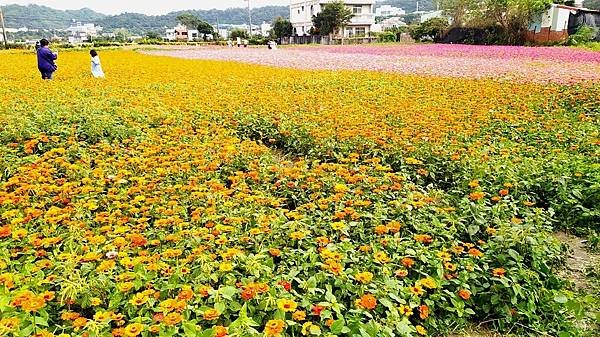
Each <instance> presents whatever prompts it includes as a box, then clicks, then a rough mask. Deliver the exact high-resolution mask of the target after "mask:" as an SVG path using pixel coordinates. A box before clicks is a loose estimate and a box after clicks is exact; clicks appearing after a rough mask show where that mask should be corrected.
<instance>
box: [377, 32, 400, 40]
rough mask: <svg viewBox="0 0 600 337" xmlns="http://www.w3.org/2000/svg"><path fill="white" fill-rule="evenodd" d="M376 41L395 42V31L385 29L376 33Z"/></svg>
mask: <svg viewBox="0 0 600 337" xmlns="http://www.w3.org/2000/svg"><path fill="white" fill-rule="evenodd" d="M377 41H378V42H396V33H394V32H391V31H386V32H382V33H379V34H377Z"/></svg>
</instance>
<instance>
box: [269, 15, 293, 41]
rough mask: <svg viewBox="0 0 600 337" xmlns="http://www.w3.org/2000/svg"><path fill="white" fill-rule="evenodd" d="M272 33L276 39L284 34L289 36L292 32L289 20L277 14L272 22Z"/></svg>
mask: <svg viewBox="0 0 600 337" xmlns="http://www.w3.org/2000/svg"><path fill="white" fill-rule="evenodd" d="M273 34H274V35H275V37H276V38H278V39H280V38H282V37H285V36H291V35H292V34H293V27H292V23H291V22H290V21H289V20H286V19H284V18H282V17H281V16H278V17H277V19H275V22H274V23H273Z"/></svg>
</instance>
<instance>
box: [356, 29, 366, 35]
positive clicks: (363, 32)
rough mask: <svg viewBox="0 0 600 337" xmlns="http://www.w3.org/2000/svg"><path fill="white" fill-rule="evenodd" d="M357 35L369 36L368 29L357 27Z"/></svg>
mask: <svg viewBox="0 0 600 337" xmlns="http://www.w3.org/2000/svg"><path fill="white" fill-rule="evenodd" d="M355 34H356V36H365V35H367V29H366V28H365V27H356V31H355Z"/></svg>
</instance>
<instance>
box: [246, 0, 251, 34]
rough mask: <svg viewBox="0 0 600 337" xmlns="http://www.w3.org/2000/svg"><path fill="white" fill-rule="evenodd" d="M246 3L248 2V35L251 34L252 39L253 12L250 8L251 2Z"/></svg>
mask: <svg viewBox="0 0 600 337" xmlns="http://www.w3.org/2000/svg"><path fill="white" fill-rule="evenodd" d="M244 1H248V28H249V29H248V33H250V37H252V10H251V8H250V0H244Z"/></svg>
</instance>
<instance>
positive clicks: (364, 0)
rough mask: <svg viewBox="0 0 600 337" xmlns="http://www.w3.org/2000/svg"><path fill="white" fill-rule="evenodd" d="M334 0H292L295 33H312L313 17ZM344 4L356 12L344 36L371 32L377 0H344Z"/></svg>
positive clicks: (292, 20)
mask: <svg viewBox="0 0 600 337" xmlns="http://www.w3.org/2000/svg"><path fill="white" fill-rule="evenodd" d="M333 1H334V0H291V3H290V22H291V23H292V27H293V28H294V34H295V35H298V36H304V35H310V31H311V28H312V27H313V24H312V17H313V16H314V15H317V14H318V13H320V12H321V8H322V7H323V6H324V5H325V4H326V3H328V2H333ZM344 4H345V5H346V7H347V8H348V9H350V10H352V13H353V14H354V17H353V18H352V20H351V22H350V24H349V25H348V26H347V27H345V30H344V36H345V37H352V36H365V35H368V34H369V33H370V32H371V28H372V26H373V25H374V24H375V12H374V7H375V0H344Z"/></svg>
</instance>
